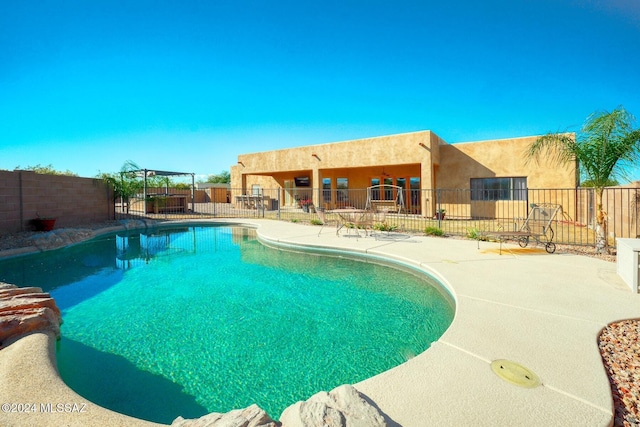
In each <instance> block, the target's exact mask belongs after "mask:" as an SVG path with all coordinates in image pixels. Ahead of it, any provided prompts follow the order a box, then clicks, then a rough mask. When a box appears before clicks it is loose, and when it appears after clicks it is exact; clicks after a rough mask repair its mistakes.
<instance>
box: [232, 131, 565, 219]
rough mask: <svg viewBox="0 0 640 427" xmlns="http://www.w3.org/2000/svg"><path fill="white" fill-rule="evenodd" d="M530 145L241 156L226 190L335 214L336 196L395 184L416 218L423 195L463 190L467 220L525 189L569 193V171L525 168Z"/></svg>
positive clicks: (407, 136) (369, 142) (399, 139)
mask: <svg viewBox="0 0 640 427" xmlns="http://www.w3.org/2000/svg"><path fill="white" fill-rule="evenodd" d="M536 138H537V137H536V136H531V137H524V138H510V139H500V140H490V141H479V142H468V143H456V144H448V143H447V142H445V141H444V140H443V139H442V138H440V137H438V136H437V135H436V134H435V133H433V132H431V131H428V130H427V131H420V132H412V133H404V134H398V135H389V136H380V137H375V138H365V139H358V140H353V141H344V142H335V143H329V144H319V145H309V146H302V147H296V148H290V149H283V150H274V151H266V152H260V153H250V154H241V155H239V156H238V164H237V165H234V166H232V167H231V188H232V189H241V191H242V194H256V192H257V191H260V189H276V188H277V189H279V191H281V194H279V197H280V200H281V204H282V205H283V206H294V205H295V204H296V203H297V200H298V199H299V198H300V197H299V195H300V194H305V197H309V196H310V197H312V198H313V202H314V204H315V205H316V206H323V205H324V207H327V208H335V207H340V206H341V204H342V203H343V201H342V200H341V192H340V190H351V189H364V188H367V187H370V186H372V185H380V184H389V185H396V186H399V187H401V188H403V189H405V190H406V192H407V195H406V196H405V197H404V200H405V201H406V204H407V205H408V206H407V208H408V210H409V211H410V212H412V213H416V214H421V215H423V216H431V215H433V212H434V210H435V207H436V204H435V203H436V200H434V197H430V196H429V195H430V194H433V193H432V192H429V191H425V190H437V189H468V190H469V191H468V197H467V199H468V200H467V202H466V204H467V205H468V207H467V211H468V212H467V214H468V215H469V216H473V215H474V214H473V210H474V205H477V204H479V203H496V202H499V201H500V200H501V199H502V198H504V197H507V198H510V199H511V200H513V197H516V198H517V197H518V191H524V190H526V189H528V188H575V187H576V186H577V183H578V178H577V174H576V169H577V168H576V165H575V164H569V165H566V166H564V167H557V166H556V165H553V164H545V163H540V164H536V163H535V162H529V163H527V162H526V161H525V157H524V152H525V150H526V148H527V147H528V146H529V144H531V142H533V141H535V139H536ZM310 189H321V190H322V191H310ZM412 190H413V191H412ZM417 190H421V191H417ZM494 190H498V191H494ZM500 190H504V191H500ZM232 191H234V190H232ZM235 191H237V190H235ZM307 194H308V195H309V196H307ZM415 194H418V195H420V196H419V197H416V196H415ZM514 194H515V196H514ZM495 195H497V196H495Z"/></svg>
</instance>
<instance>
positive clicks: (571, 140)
mask: <svg viewBox="0 0 640 427" xmlns="http://www.w3.org/2000/svg"><path fill="white" fill-rule="evenodd" d="M577 149H578V147H577V145H576V140H575V136H574V135H573V134H570V133H548V134H546V135H543V136H541V137H540V138H538V139H536V140H535V141H534V142H533V143H532V144H531V145H529V147H527V150H526V151H525V153H524V156H525V162H526V163H529V162H530V161H532V160H533V161H535V162H536V164H538V163H539V162H540V159H541V158H542V157H544V158H545V159H547V160H548V161H550V162H551V163H554V164H556V165H562V164H566V163H569V162H572V161H575V160H576V159H577V155H576V154H577V151H578V150H577Z"/></svg>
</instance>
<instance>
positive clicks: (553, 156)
mask: <svg viewBox="0 0 640 427" xmlns="http://www.w3.org/2000/svg"><path fill="white" fill-rule="evenodd" d="M634 122H635V118H634V117H633V115H631V114H630V113H628V112H627V111H626V110H625V109H624V107H622V106H620V107H618V108H616V109H615V110H613V111H612V112H608V111H599V112H595V113H593V114H591V115H590V116H589V117H588V118H587V120H586V121H585V123H584V125H583V126H582V129H581V130H580V132H579V133H578V135H577V136H576V137H574V135H573V134H568V133H549V134H547V135H544V136H541V137H540V138H538V139H537V140H535V141H534V142H533V143H532V144H531V145H530V146H529V147H528V149H527V151H526V153H525V157H526V158H527V160H531V159H535V160H536V161H538V160H539V158H540V157H541V156H542V155H544V156H545V157H547V158H549V159H550V160H551V161H552V162H555V163H556V164H558V165H560V164H566V163H569V162H577V164H578V170H579V173H580V177H581V178H585V179H587V180H589V182H590V184H591V185H592V186H593V187H594V190H595V194H596V205H597V212H596V252H597V253H604V252H606V251H607V249H608V242H607V237H606V236H607V213H606V212H605V211H604V210H603V209H602V193H603V192H604V188H605V187H606V186H607V185H609V184H610V183H611V182H612V181H616V180H618V179H625V178H626V172H627V170H628V168H629V166H631V165H633V163H634V162H637V161H638V159H639V158H640V129H633V124H634ZM636 164H637V163H636Z"/></svg>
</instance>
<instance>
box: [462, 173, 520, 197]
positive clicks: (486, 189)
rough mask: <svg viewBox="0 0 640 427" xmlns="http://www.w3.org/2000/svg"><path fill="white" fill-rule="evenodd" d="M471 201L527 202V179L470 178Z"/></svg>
mask: <svg viewBox="0 0 640 427" xmlns="http://www.w3.org/2000/svg"><path fill="white" fill-rule="evenodd" d="M471 200H486V201H491V200H527V178H471Z"/></svg>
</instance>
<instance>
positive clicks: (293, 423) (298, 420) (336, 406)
mask: <svg viewBox="0 0 640 427" xmlns="http://www.w3.org/2000/svg"><path fill="white" fill-rule="evenodd" d="M280 422H281V423H282V426H283V427H329V426H330V427H383V426H387V425H388V424H387V421H386V419H385V418H384V416H383V415H382V414H381V413H380V411H379V410H378V408H376V407H375V406H373V405H371V404H369V403H368V402H367V400H366V399H365V398H364V396H363V395H362V394H360V392H358V390H356V389H355V388H354V387H353V386H351V385H341V386H339V387H336V388H335V389H333V390H332V391H331V392H329V393H327V392H324V391H323V392H320V393H316V394H314V395H313V396H311V397H310V398H309V399H308V400H307V401H306V402H298V403H296V404H295V405H292V406H289V407H288V408H287V409H285V410H284V411H283V412H282V415H281V416H280Z"/></svg>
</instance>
